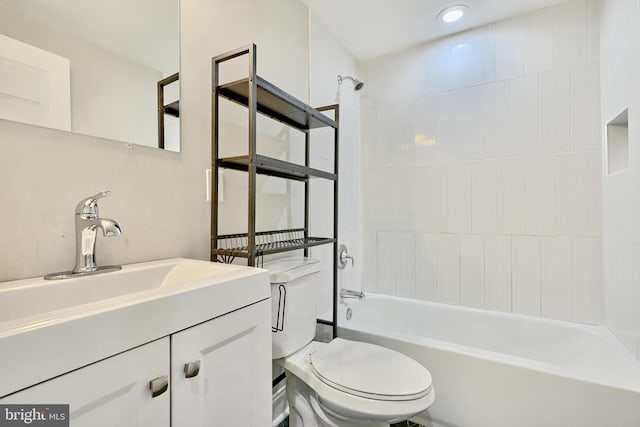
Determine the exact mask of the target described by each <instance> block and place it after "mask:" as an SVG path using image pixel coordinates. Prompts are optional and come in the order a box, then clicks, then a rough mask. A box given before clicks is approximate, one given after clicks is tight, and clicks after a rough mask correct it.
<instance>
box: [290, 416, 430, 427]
mask: <svg viewBox="0 0 640 427" xmlns="http://www.w3.org/2000/svg"><path fill="white" fill-rule="evenodd" d="M278 427H289V418H287V419H286V420H284V421H283V422H281V423H280V424H279V425H278ZM390 427H419V424H416V423H412V422H411V421H403V422H401V423H398V424H391V426H390Z"/></svg>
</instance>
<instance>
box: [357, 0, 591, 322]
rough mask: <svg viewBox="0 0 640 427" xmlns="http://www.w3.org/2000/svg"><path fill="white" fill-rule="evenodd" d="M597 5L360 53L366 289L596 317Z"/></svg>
mask: <svg viewBox="0 0 640 427" xmlns="http://www.w3.org/2000/svg"><path fill="white" fill-rule="evenodd" d="M598 10H599V2H597V1H590V0H589V1H587V0H574V1H570V2H568V3H563V4H560V5H558V6H554V7H550V8H546V9H542V10H540V11H536V12H533V13H530V14H526V15H522V16H519V17H516V18H512V19H509V20H507V21H503V22H498V23H496V24H493V25H489V26H485V27H482V28H479V29H476V30H472V31H467V32H464V33H461V34H458V35H455V36H451V37H447V38H445V39H441V40H439V41H435V42H432V43H429V44H425V45H422V46H418V47H416V48H413V49H410V50H406V51H403V52H401V53H398V54H394V55H390V56H386V57H383V58H380V59H376V60H371V61H368V62H365V63H363V64H362V73H361V74H362V78H363V79H364V80H365V81H367V88H368V90H367V92H366V93H364V94H363V97H362V99H361V104H362V148H361V150H362V165H363V166H362V175H363V179H362V197H363V204H362V212H363V214H362V215H363V219H364V221H363V250H364V254H363V257H364V260H363V264H364V267H363V270H362V272H363V283H364V287H365V290H369V291H374V292H379V293H383V294H388V295H398V296H403V297H408V298H417V299H424V300H430V301H438V302H446V303H451V304H461V305H466V306H472V307H479V308H487V309H492V310H500V311H507V312H514V313H522V314H528V315H534V316H543V317H548V318H553V319H562V320H572V321H577V322H583V323H592V324H600V323H602V321H603V316H602V278H601V277H602V267H601V254H602V225H601V223H602V214H601V209H602V183H601V170H602V166H601V163H602V155H601V146H600V129H599V123H600V95H599V90H600V71H599V43H598V37H599V25H598Z"/></svg>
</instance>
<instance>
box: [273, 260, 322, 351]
mask: <svg viewBox="0 0 640 427" xmlns="http://www.w3.org/2000/svg"><path fill="white" fill-rule="evenodd" d="M263 268H265V269H267V270H269V277H270V281H271V331H272V334H271V336H272V342H273V346H272V349H273V350H272V357H273V359H279V358H281V357H286V356H288V355H290V354H293V353H295V352H296V351H298V350H300V349H301V348H302V347H304V346H305V345H307V344H308V343H309V342H311V341H312V340H313V337H314V336H315V333H316V304H317V299H318V281H319V278H320V275H319V274H318V273H319V272H320V263H319V262H318V260H315V259H311V258H285V259H280V260H277V261H272V262H268V263H265V264H264V265H263Z"/></svg>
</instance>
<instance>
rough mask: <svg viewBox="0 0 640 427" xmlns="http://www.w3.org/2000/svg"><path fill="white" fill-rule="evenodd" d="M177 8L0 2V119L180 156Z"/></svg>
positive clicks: (121, 0)
mask: <svg viewBox="0 0 640 427" xmlns="http://www.w3.org/2000/svg"><path fill="white" fill-rule="evenodd" d="M179 67H180V3H179V0H135V1H130V0H110V1H108V2H94V1H86V0H54V1H51V0H0V76H1V77H0V118H3V119H8V120H15V121H20V122H25V123H30V124H35V125H39V126H46V127H51V128H56V129H62V130H68V131H72V132H77V133H81V134H86V135H91V136H98V137H102V138H108V139H114V140H118V141H123V142H126V143H133V144H138V145H145V146H150V147H156V148H164V149H166V150H171V151H180V119H179V117H180V114H179V111H180V109H179V96H180V80H179Z"/></svg>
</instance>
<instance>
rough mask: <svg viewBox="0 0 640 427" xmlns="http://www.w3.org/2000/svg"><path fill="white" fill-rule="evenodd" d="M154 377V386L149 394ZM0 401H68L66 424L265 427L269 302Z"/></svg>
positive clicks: (268, 385)
mask: <svg viewBox="0 0 640 427" xmlns="http://www.w3.org/2000/svg"><path fill="white" fill-rule="evenodd" d="M43 357H46V354H45V353H43ZM190 362H197V363H191V364H189V363H190ZM188 364H189V366H190V369H188V370H186V369H185V365H188ZM197 365H199V369H193V367H195V366H197ZM187 376H189V378H187ZM152 380H157V383H156V384H160V386H159V389H158V390H157V391H156V393H157V395H156V396H155V397H154V396H152V394H153V392H152V390H151V386H150V382H151V381H152ZM163 380H164V381H165V382H166V383H167V388H166V390H164V391H163V389H162V386H161V385H162V383H163ZM0 403H2V404H8V403H20V404H69V405H70V418H71V426H72V427H114V426H118V427H163V426H164V427H169V426H171V425H173V426H176V427H198V426H205V425H206V426H211V425H216V426H218V425H219V426H236V425H237V426H243V427H264V426H265V425H268V424H269V423H270V422H271V421H270V420H271V303H270V301H269V300H268V299H265V300H262V301H260V302H257V303H254V304H251V305H249V306H247V307H244V308H241V309H239V310H236V311H232V312H231V313H227V314H225V315H223V316H220V317H217V318H214V319H212V320H209V321H206V322H204V323H200V324H198V325H194V326H191V327H189V328H187V329H184V330H182V331H180V332H176V333H174V334H171V335H169V336H166V337H164V338H161V339H158V340H156V341H153V342H151V343H148V344H144V345H141V346H139V347H136V348H133V349H131V350H128V351H125V352H123V353H120V354H117V355H114V356H112V357H109V358H107V359H104V360H102V361H99V362H96V363H93V364H90V365H88V366H85V367H83V368H80V369H77V370H75V371H72V372H69V373H67V374H64V375H61V376H59V377H56V378H53V379H50V380H48V381H45V382H43V383H40V384H38V385H34V386H32V387H29V388H27V389H25V390H23V391H20V392H18V393H14V394H12V395H10V396H8V397H6V398H3V399H0Z"/></svg>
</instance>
